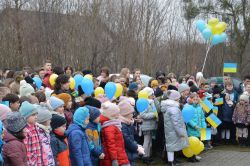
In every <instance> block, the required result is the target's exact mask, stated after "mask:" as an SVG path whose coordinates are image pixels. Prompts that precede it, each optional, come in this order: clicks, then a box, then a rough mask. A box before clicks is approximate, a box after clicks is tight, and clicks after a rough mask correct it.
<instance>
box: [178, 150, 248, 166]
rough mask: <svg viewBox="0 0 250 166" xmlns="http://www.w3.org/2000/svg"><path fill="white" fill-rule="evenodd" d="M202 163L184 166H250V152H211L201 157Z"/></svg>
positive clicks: (184, 165)
mask: <svg viewBox="0 0 250 166" xmlns="http://www.w3.org/2000/svg"><path fill="white" fill-rule="evenodd" d="M201 157H202V161H201V162H200V163H195V164H194V163H185V164H182V165H183V166H250V152H239V151H225V150H211V151H208V152H206V153H204V154H202V155H201Z"/></svg>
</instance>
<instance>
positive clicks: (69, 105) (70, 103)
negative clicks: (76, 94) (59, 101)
mask: <svg viewBox="0 0 250 166" xmlns="http://www.w3.org/2000/svg"><path fill="white" fill-rule="evenodd" d="M71 107H72V100H70V101H69V102H68V104H67V106H66V108H67V109H71Z"/></svg>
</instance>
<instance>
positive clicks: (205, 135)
mask: <svg viewBox="0 0 250 166" xmlns="http://www.w3.org/2000/svg"><path fill="white" fill-rule="evenodd" d="M200 133H201V141H205V140H211V128H202V129H201V130H200Z"/></svg>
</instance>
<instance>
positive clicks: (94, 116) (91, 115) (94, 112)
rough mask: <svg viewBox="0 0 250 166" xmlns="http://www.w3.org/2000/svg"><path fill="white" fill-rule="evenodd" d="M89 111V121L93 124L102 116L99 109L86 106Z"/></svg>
mask: <svg viewBox="0 0 250 166" xmlns="http://www.w3.org/2000/svg"><path fill="white" fill-rule="evenodd" d="M86 107H87V108H88V109H89V120H90V121H91V122H93V121H94V120H95V119H97V118H98V117H99V116H100V115H101V112H100V110H99V109H97V108H96V107H92V106H88V105H87V106H86Z"/></svg>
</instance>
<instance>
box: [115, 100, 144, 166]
mask: <svg viewBox="0 0 250 166" xmlns="http://www.w3.org/2000/svg"><path fill="white" fill-rule="evenodd" d="M118 107H119V109H120V115H121V116H120V117H119V119H120V120H121V122H122V134H123V139H124V141H125V149H126V153H127V156H128V159H129V162H130V164H131V165H134V164H135V160H136V159H137V157H138V155H137V154H138V153H139V154H140V155H144V154H145V152H144V149H143V147H142V146H141V145H138V144H137V142H136V141H135V139H134V126H133V122H134V120H133V113H134V111H135V110H134V106H132V104H131V100H130V99H128V98H127V99H124V100H122V101H121V102H120V103H119V104H118Z"/></svg>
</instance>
